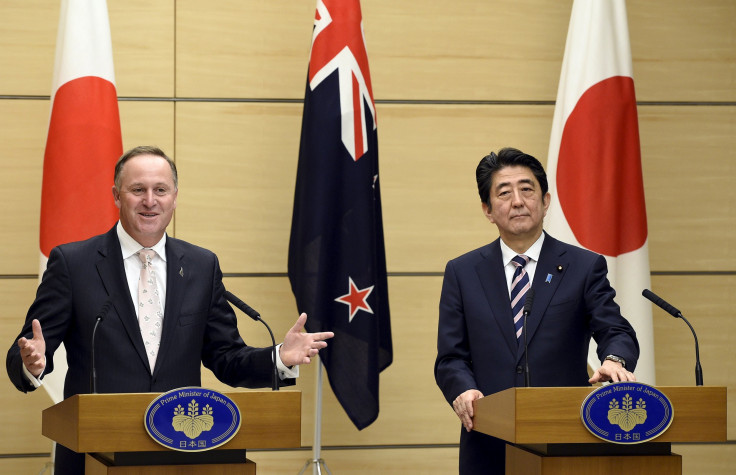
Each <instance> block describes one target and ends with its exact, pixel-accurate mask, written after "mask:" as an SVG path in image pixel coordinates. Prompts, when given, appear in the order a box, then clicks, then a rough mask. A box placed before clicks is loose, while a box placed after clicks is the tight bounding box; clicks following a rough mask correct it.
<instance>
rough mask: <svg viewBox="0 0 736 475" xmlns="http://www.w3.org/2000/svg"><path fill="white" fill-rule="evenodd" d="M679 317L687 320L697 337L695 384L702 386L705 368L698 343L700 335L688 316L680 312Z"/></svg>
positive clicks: (694, 335)
mask: <svg viewBox="0 0 736 475" xmlns="http://www.w3.org/2000/svg"><path fill="white" fill-rule="evenodd" d="M678 318H682V319H683V320H685V323H687V326H688V327H690V331H691V332H692V334H693V337H694V338H695V385H696V386H702V385H703V368H701V367H700V347H699V345H698V335H696V334H695V330H694V329H693V326H692V325H690V322H688V321H687V318H685V317H683V316H682V314H680V315H679V316H678Z"/></svg>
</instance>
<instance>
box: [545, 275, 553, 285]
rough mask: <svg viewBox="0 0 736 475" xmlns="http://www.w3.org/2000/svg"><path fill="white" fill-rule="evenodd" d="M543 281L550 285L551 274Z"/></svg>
mask: <svg viewBox="0 0 736 475" xmlns="http://www.w3.org/2000/svg"><path fill="white" fill-rule="evenodd" d="M544 281H545V282H546V283H548V284H550V283H552V274H547V278H546V279H544Z"/></svg>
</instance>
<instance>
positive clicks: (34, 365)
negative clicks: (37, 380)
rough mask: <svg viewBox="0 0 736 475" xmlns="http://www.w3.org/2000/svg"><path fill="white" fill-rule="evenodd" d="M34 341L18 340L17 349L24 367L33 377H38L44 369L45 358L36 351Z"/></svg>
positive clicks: (41, 353)
mask: <svg viewBox="0 0 736 475" xmlns="http://www.w3.org/2000/svg"><path fill="white" fill-rule="evenodd" d="M34 341H35V340H29V339H27V338H19V339H18V348H20V357H21V359H22V360H23V364H24V365H25V367H26V368H27V369H28V371H29V372H30V373H31V374H32V375H33V376H35V377H38V375H40V374H41V373H42V372H43V370H44V369H45V368H46V356H45V355H44V354H43V352H41V351H38V350H37V348H36V345H35V344H34Z"/></svg>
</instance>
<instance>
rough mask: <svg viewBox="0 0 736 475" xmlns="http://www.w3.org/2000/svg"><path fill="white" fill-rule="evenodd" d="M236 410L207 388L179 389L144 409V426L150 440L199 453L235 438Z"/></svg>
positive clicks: (162, 396) (232, 405) (231, 401)
mask: <svg viewBox="0 0 736 475" xmlns="http://www.w3.org/2000/svg"><path fill="white" fill-rule="evenodd" d="M240 422H241V417H240V409H238V406H236V405H235V403H234V402H233V400H232V399H230V398H229V397H227V396H225V395H224V394H221V393H219V392H217V391H213V390H211V389H205V388H199V387H189V388H179V389H174V390H173V391H169V392H167V393H164V394H161V395H160V396H158V397H157V398H156V399H154V400H153V402H151V404H150V405H149V406H148V409H146V414H145V416H144V425H145V427H146V431H147V432H148V435H150V436H151V438H152V439H153V440H155V441H156V442H158V443H159V444H161V445H163V446H164V447H168V448H170V449H173V450H179V451H182V452H202V451H205V450H210V449H214V448H215V447H219V446H221V445H222V444H224V443H226V442H228V441H229V440H230V439H232V438H233V437H235V434H237V433H238V429H240Z"/></svg>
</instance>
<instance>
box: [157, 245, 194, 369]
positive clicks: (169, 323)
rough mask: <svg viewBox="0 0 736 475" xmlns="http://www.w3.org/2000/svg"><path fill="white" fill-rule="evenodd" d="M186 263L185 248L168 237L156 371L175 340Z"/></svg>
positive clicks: (184, 286) (185, 275)
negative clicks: (164, 296)
mask: <svg viewBox="0 0 736 475" xmlns="http://www.w3.org/2000/svg"><path fill="white" fill-rule="evenodd" d="M186 271H187V269H185V265H184V249H183V248H182V246H180V245H179V243H178V242H177V241H176V240H174V239H172V238H170V237H169V236H167V237H166V306H165V309H164V326H163V330H162V332H163V333H161V346H160V347H159V350H158V356H157V357H156V368H155V370H154V374H155V371H156V370H157V369H158V368H159V367H160V366H161V364H162V363H161V362H162V361H164V360H165V358H166V353H167V352H168V351H169V348H171V346H172V345H173V344H174V343H175V342H173V341H172V340H173V338H174V334H175V333H176V332H175V330H176V326H177V325H178V324H179V314H180V313H181V312H180V310H181V302H182V298H183V296H184V291H185V289H186V285H185V284H186V282H187V280H188V273H187V272H186Z"/></svg>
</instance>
